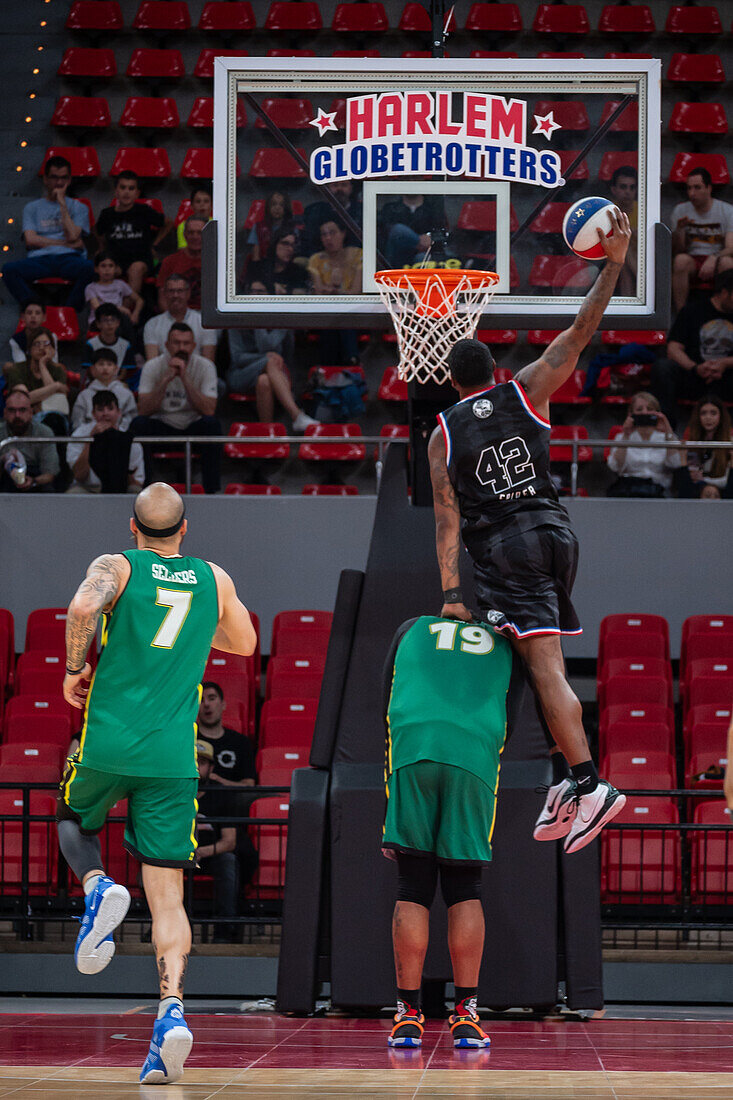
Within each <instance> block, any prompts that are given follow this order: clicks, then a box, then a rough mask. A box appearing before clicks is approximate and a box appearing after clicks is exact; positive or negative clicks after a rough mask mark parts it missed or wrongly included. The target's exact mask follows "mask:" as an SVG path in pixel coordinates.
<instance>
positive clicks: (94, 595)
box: [63, 554, 130, 710]
mask: <svg viewBox="0 0 733 1100" xmlns="http://www.w3.org/2000/svg"><path fill="white" fill-rule="evenodd" d="M129 576H130V565H129V562H128V561H127V558H125V557H123V555H122V554H102V556H101V557H99V558H95V559H94V561H93V562H92V564H91V565H90V566H89V568H88V569H87V575H86V577H85V578H84V580H83V581H82V582H81V584H80V585H79V587H78V588H77V590H76V593H75V595H74V598H73V599H72V601H71V603H70V604H69V608H68V611H67V613H66V676H65V677H64V688H63V690H64V698H65V699H66V702H67V703H70V704H71V706H72V707H77V708H78V709H79V710H81V709H82V708H83V706H84V700H85V698H86V695H87V692H88V690H89V689H88V688H86V687H84V685H83V683H82V681H86V680H88V679H89V676H90V674H91V671H92V670H91V666H90V665H89V664H88V663H87V652H88V650H89V646H90V645H91V644H92V638H93V637H94V635H95V633H96V630H97V623H98V622H99V616H100V615H101V614H102V611H104V610H105V608H110V607H112V605H113V604H114V602H115V600H116V599H117V596H118V595H119V593H120V592H121V591H122V589H123V588H124V586H125V584H126V583H127V580H128V578H129Z"/></svg>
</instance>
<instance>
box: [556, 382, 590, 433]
mask: <svg viewBox="0 0 733 1100" xmlns="http://www.w3.org/2000/svg"><path fill="white" fill-rule="evenodd" d="M584 385H585V373H584V371H582V370H574V371H573V373H572V374H571V375H570V377H569V378H568V379H566V380H565V381H564V382H563V384H562V386H560V388H559V389H557V390H555V392H554V393H553V395H552V397H551V399H550V400H551V401H552V404H553V405H590V403H591V399H590V397H582V396H581V390H582V389H583V386H584ZM586 438H587V437H586Z"/></svg>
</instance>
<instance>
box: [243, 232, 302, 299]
mask: <svg viewBox="0 0 733 1100" xmlns="http://www.w3.org/2000/svg"><path fill="white" fill-rule="evenodd" d="M296 247H297V236H296V232H295V230H294V229H293V227H292V226H287V225H286V226H282V228H280V229H277V230H276V231H275V232H274V233H273V235H272V248H271V249H270V255H269V256H268V258H267V259H266V260H260V261H259V262H258V263H253V264H249V266H248V268H247V271H248V273H249V276H250V282H261V283H264V284H265V285H266V286H272V287H273V288H274V292H275V294H303V293H305V291H306V289H307V285H308V275H307V273H306V270H305V268H304V267H302V266H301V265H300V264H298V263H295V262H294V261H293V256H294V255H295V249H296ZM250 293H251V290H250Z"/></svg>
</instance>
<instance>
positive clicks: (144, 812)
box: [56, 756, 198, 867]
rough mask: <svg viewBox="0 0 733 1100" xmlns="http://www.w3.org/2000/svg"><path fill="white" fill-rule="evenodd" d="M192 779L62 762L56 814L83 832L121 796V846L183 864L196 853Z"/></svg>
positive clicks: (159, 862) (98, 825) (144, 859)
mask: <svg viewBox="0 0 733 1100" xmlns="http://www.w3.org/2000/svg"><path fill="white" fill-rule="evenodd" d="M197 789H198V780H197V779H150V778H146V779H143V778H137V777H136V776H132V775H113V774H112V773H111V772H100V771H95V770H94V768H88V767H86V765H85V764H79V763H77V760H76V756H72V757H70V758H69V759H68V760H67V762H66V769H65V771H64V775H63V779H62V780H61V784H60V788H59V796H58V804H57V813H56V816H57V818H58V820H59V821H62V820H64V819H66V820H69V819H71V820H72V821H76V822H77V823H78V824H79V826H80V828H81V831H82V832H83V833H86V834H88V835H94V834H95V833H98V832H100V831H101V830H102V829H103V828H104V823H105V821H106V820H107V814H108V813H109V811H110V809H111V808H112V806H114V804H115V802H119V801H120V799H123V798H126V799H127V824H126V826H125V848H126V849H127V851H128V852H129V853H130V855H132V856H134V857H135V859H138V860H140V862H141V863H152V864H153V865H154V866H156V867H189V866H190V865H191V864H192V863H194V861H195V858H196V813H197V811H198V804H197V802H196V792H197Z"/></svg>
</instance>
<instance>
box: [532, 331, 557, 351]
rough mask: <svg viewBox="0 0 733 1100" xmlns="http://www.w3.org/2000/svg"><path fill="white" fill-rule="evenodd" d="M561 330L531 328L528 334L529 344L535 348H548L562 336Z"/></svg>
mask: <svg viewBox="0 0 733 1100" xmlns="http://www.w3.org/2000/svg"><path fill="white" fill-rule="evenodd" d="M560 331H561V330H560V329H552V328H531V329H530V330H529V332H528V333H527V343H528V344H531V345H532V346H533V347H540V348H546V347H547V345H548V344H551V343H552V341H553V340H554V339H555V337H556V336H559V335H560Z"/></svg>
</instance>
